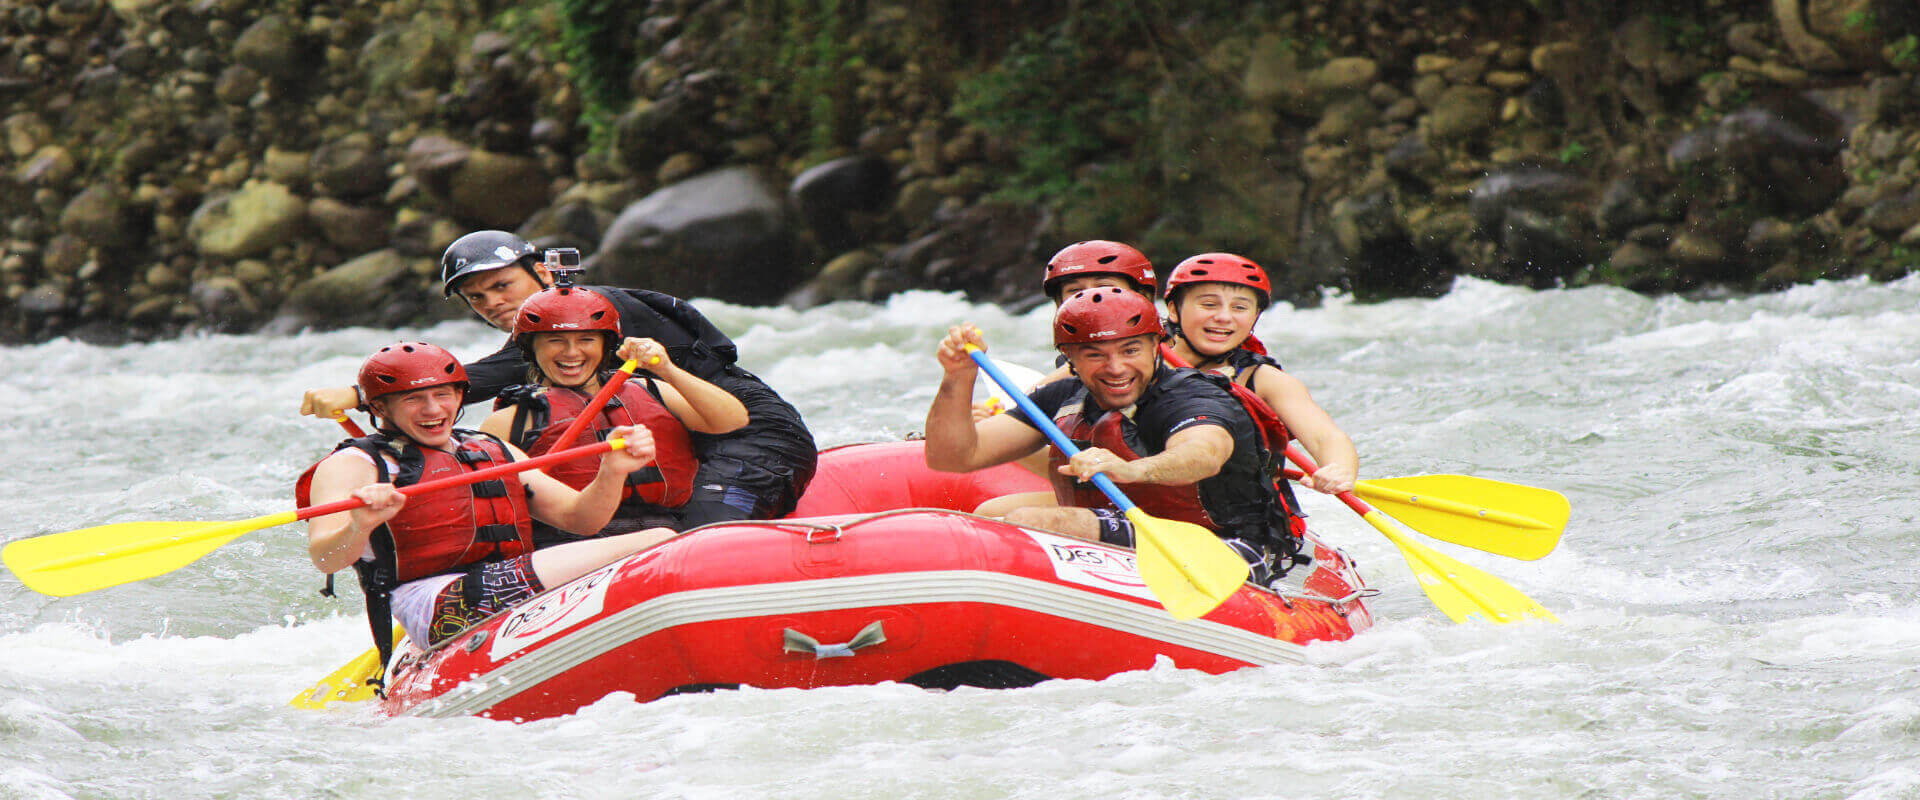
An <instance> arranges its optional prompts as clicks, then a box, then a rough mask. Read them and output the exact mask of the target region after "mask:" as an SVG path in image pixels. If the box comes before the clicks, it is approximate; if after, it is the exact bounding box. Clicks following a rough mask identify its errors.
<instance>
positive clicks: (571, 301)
mask: <svg viewBox="0 0 1920 800" xmlns="http://www.w3.org/2000/svg"><path fill="white" fill-rule="evenodd" d="M577 331H605V332H606V333H607V334H608V335H610V336H612V337H613V338H614V339H619V338H620V312H619V311H617V310H615V309H614V307H613V303H611V302H609V301H608V300H607V298H604V297H601V296H600V295H598V294H595V293H593V292H591V291H588V290H586V289H581V288H578V287H565V288H552V289H541V290H540V291H538V292H534V293H533V294H532V295H531V296H529V297H528V298H527V299H526V301H525V302H522V303H521V304H520V313H519V314H517V315H515V316H514V318H513V336H514V338H515V339H519V338H520V337H523V336H526V335H527V334H531V333H573V332H577Z"/></svg>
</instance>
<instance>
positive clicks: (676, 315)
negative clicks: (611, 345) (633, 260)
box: [587, 286, 739, 380]
mask: <svg viewBox="0 0 1920 800" xmlns="http://www.w3.org/2000/svg"><path fill="white" fill-rule="evenodd" d="M587 288H589V289H592V290H593V291H594V292H596V293H598V294H600V295H601V296H603V297H606V298H607V299H608V300H610V301H612V303H613V307H614V308H616V309H618V310H619V311H620V333H621V335H622V336H640V337H645V338H648V339H652V340H654V341H657V342H659V343H660V344H661V346H663V347H665V348H667V356H668V357H669V358H672V359H673V363H675V364H678V365H680V367H681V368H682V369H685V370H687V371H688V372H691V373H693V374H695V375H698V376H700V377H702V378H705V379H707V380H713V378H714V376H715V375H717V374H719V373H720V372H721V371H723V370H725V369H726V368H727V366H729V365H731V364H733V363H734V361H735V360H736V359H737V357H738V355H739V351H738V349H736V348H735V347H734V345H733V340H732V339H729V338H727V335H726V334H724V333H721V332H720V329H718V328H715V327H714V326H713V323H711V322H708V321H707V318H706V317H705V316H702V315H701V314H700V312H699V311H696V310H694V307H693V306H691V305H688V304H687V303H686V302H685V301H683V300H681V299H679V298H677V297H673V296H671V295H665V294H661V293H659V292H650V291H647V290H645V289H621V288H618V287H613V286H590V287H587Z"/></svg>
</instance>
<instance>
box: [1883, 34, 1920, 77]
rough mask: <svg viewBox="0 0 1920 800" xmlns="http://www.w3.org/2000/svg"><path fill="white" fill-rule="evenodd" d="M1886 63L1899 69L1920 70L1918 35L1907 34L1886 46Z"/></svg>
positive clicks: (1919, 36)
mask: <svg viewBox="0 0 1920 800" xmlns="http://www.w3.org/2000/svg"><path fill="white" fill-rule="evenodd" d="M1887 61H1888V62H1890V63H1892V64H1893V65H1894V66H1895V67H1898V68H1900V69H1916V68H1920V34H1912V33H1909V34H1907V35H1905V36H1902V37H1900V38H1898V39H1895V40H1894V41H1893V43H1892V44H1889V45H1887Z"/></svg>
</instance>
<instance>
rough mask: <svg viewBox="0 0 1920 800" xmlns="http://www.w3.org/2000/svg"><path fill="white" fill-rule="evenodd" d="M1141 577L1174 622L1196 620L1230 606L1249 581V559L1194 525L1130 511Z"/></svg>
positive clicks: (1139, 511)
mask: <svg viewBox="0 0 1920 800" xmlns="http://www.w3.org/2000/svg"><path fill="white" fill-rule="evenodd" d="M1127 519H1128V520H1131V521H1132V522H1133V535H1134V542H1133V543H1134V553H1135V556H1136V557H1137V559H1138V560H1139V563H1140V579H1141V580H1142V581H1145V582H1146V584H1147V589H1148V590H1150V591H1152V592H1153V595H1154V596H1155V597H1158V598H1160V605H1162V606H1165V607H1166V609H1167V613H1169V614H1172V615H1173V618H1174V619H1193V618H1195V617H1199V616H1202V615H1205V614H1206V613H1207V612H1209V611H1212V610H1213V609H1214V607H1216V606H1218V605H1220V604H1221V603H1224V602H1226V600H1227V598H1229V597H1232V596H1233V593H1234V592H1237V591H1239V590H1240V586H1241V584H1244V583H1246V582H1247V573H1248V571H1249V570H1250V568H1249V567H1248V566H1247V560H1246V559H1244V558H1241V557H1240V554H1239V553H1236V552H1234V551H1233V548H1231V547H1228V546H1227V543H1226V542H1223V541H1220V537H1218V536H1215V535H1214V533H1213V531H1210V530H1207V529H1206V528H1202V527H1200V526H1198V525H1195V524H1192V523H1190V522H1179V521H1176V520H1170V519H1160V518H1158V517H1150V516H1147V513H1146V512H1145V511H1141V510H1140V509H1138V508H1131V509H1128V510H1127Z"/></svg>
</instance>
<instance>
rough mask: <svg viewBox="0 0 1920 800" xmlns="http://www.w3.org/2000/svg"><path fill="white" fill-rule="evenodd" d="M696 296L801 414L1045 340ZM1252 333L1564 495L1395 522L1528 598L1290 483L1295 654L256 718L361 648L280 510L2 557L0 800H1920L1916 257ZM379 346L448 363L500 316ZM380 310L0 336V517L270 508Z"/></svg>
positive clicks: (879, 434) (1488, 297)
mask: <svg viewBox="0 0 1920 800" xmlns="http://www.w3.org/2000/svg"><path fill="white" fill-rule="evenodd" d="M700 305H701V307H702V308H703V309H704V310H706V311H707V312H708V314H709V315H710V316H712V317H713V318H714V320H715V322H717V323H718V324H719V325H720V326H721V327H722V328H723V329H725V330H727V331H729V332H731V333H733V334H734V335H735V337H736V339H737V340H738V342H739V344H740V346H741V350H742V351H743V353H745V358H744V362H745V364H746V365H747V366H748V367H749V368H751V369H754V370H755V371H757V372H759V373H760V374H761V376H762V377H764V378H766V379H767V380H768V382H769V383H771V384H772V385H773V386H775V387H776V388H777V389H779V390H780V391H782V392H783V393H784V394H785V395H786V396H787V397H788V398H789V399H791V400H793V401H794V402H795V404H796V405H797V406H799V407H800V409H801V411H802V412H803V413H804V414H805V415H806V416H807V419H808V420H809V421H810V423H811V424H812V426H813V428H814V430H815V433H816V435H817V436H818V438H819V440H820V443H821V444H822V445H833V444H842V443H847V442H854V441H863V440H872V439H897V438H900V437H902V436H904V435H905V434H906V433H908V432H909V431H912V430H914V429H916V428H917V427H918V426H919V423H920V420H921V419H922V417H923V415H924V413H925V408H926V404H927V401H928V400H929V399H930V398H931V397H932V393H933V388H934V386H935V385H936V384H937V382H938V367H937V365H936V364H935V363H934V360H933V357H932V355H931V353H932V349H933V346H934V343H935V342H936V341H937V337H938V336H939V335H940V334H941V333H942V332H943V331H944V329H945V328H946V326H947V325H949V324H952V323H955V322H958V321H961V320H962V319H970V320H972V321H974V322H977V323H979V324H980V325H981V326H982V327H983V328H984V329H986V331H987V333H988V336H989V341H990V342H991V343H993V344H994V345H995V346H996V347H995V350H994V354H995V355H996V356H998V357H1000V358H1002V359H1006V360H1010V361H1014V362H1017V363H1025V364H1032V365H1036V366H1040V365H1044V364H1046V363H1050V361H1051V357H1050V354H1049V352H1048V349H1047V347H1046V342H1047V326H1046V322H1045V316H1044V312H1035V313H1033V314H1029V315H1025V316H1021V317H1010V316H1008V315H1007V314H1005V313H1003V312H1001V311H999V310H998V309H996V308H993V307H989V306H973V305H970V304H967V303H965V302H963V301H961V300H959V299H957V298H955V297H952V296H946V295H935V294H925V293H915V294H908V295H904V296H901V297H898V298H895V299H894V300H893V301H891V302H889V303H887V304H884V305H867V304H836V305H832V306H828V307H824V308H818V309H813V310H809V311H804V312H800V311H793V310H788V309H761V308H741V307H732V306H727V305H725V304H721V303H715V302H702V303H700ZM1259 331H1260V333H1261V335H1262V337H1263V338H1264V339H1265V340H1266V341H1267V342H1268V343H1269V344H1270V345H1271V346H1272V347H1273V349H1274V350H1275V352H1276V353H1277V354H1278V355H1279V357H1280V358H1281V360H1282V361H1283V363H1285V364H1286V365H1287V366H1288V368H1289V369H1291V370H1292V371H1293V372H1295V373H1296V374H1298V375H1299V376H1301V377H1302V378H1303V379H1304V380H1305V381H1306V382H1307V383H1308V385H1309V386H1311V387H1312V388H1313V389H1314V391H1315V396H1316V397H1317V399H1318V400H1319V401H1320V402H1321V403H1322V404H1323V405H1324V406H1325V407H1326V408H1327V409H1328V410H1329V411H1331V412H1332V413H1333V415H1334V417H1335V418H1336V419H1337V420H1338V421H1339V422H1340V423H1341V424H1342V425H1343V426H1344V427H1345V428H1346V429H1347V430H1348V431H1349V432H1350V433H1351V434H1352V435H1353V438H1354V440H1355V441H1356V443H1357V444H1358V445H1359V447H1360V451H1361V454H1362V457H1363V459H1364V466H1363V468H1362V470H1361V476H1362V477H1363V478H1366V477H1389V476H1397V475H1416V474H1426V473H1449V472H1457V473H1466V474H1472V475H1478V476H1481V477H1486V478H1496V479H1503V480H1509V481H1514V482H1519V483H1527V484H1532V485H1536V486H1544V487H1548V488H1552V489H1556V490H1559V491H1561V492H1564V493H1565V494H1566V495H1567V496H1568V497H1569V498H1570V499H1571V500H1572V502H1573V508H1574V516H1573V521H1572V524H1571V525H1570V527H1569V529H1568V531H1567V534H1566V537H1565V539H1564V541H1563V543H1562V544H1561V546H1560V548H1559V549H1558V550H1557V551H1556V552H1555V553H1553V554H1552V555H1550V556H1548V557H1547V558H1545V559H1542V560H1540V561H1536V562H1519V561H1513V560H1509V559H1504V558H1500V557H1497V556H1491V555H1488V554H1484V553H1479V552H1477V551H1471V550H1465V549H1462V548H1458V547H1454V546H1451V545H1445V544H1438V543H1433V542H1432V541H1431V540H1423V541H1428V542H1429V543H1432V544H1434V546H1435V547H1436V548H1438V549H1440V550H1442V551H1444V552H1446V553H1448V554H1450V555H1453V556H1455V557H1456V558H1459V559H1461V560H1463V561H1467V562H1469V563H1471V564H1473V565H1475V566H1478V567H1480V568H1481V569H1483V570H1485V571H1487V572H1489V573H1492V574H1494V575H1497V576H1499V577H1500V578H1503V579H1505V580H1506V581H1508V582H1510V583H1512V584H1513V585H1515V586H1517V587H1519V588H1520V589H1522V590H1524V591H1526V592H1527V593H1529V594H1530V595H1532V596H1533V597H1534V598H1536V599H1538V600H1540V601H1541V602H1542V603H1544V604H1545V605H1546V606H1548V607H1549V608H1551V609H1553V610H1554V611H1555V612H1557V613H1558V614H1559V616H1560V618H1561V619H1562V620H1563V621H1564V622H1563V624H1560V625H1550V624H1544V623H1536V624H1525V625H1518V626H1509V627H1494V626H1489V625H1481V624H1476V625H1467V626H1461V625H1454V624H1452V623H1450V622H1449V621H1447V619H1446V618H1445V617H1443V616H1441V615H1440V614H1439V612H1437V611H1435V610H1434V609H1433V608H1432V607H1431V606H1430V605H1429V604H1428V603H1427V602H1426V599H1425V597H1424V595H1423V594H1422V593H1421V591H1420V588H1419V587H1418V585H1416V584H1415V583H1414V581H1413V579H1412V577H1411V575H1410V573H1409V572H1408V571H1407V569H1406V566H1405V564H1404V563H1403V562H1402V561H1401V560H1400V557H1399V555H1398V552H1397V551H1396V550H1395V548H1394V547H1393V546H1392V545H1391V544H1390V543H1389V542H1387V541H1386V540H1385V539H1384V538H1383V537H1381V536H1380V535H1379V534H1378V533H1377V532H1375V531H1374V530H1373V529H1372V528H1370V527H1368V526H1367V525H1366V524H1365V523H1363V522H1362V521H1361V520H1360V519H1359V518H1358V517H1355V516H1354V515H1352V514H1351V513H1350V512H1348V511H1347V510H1346V509H1345V507H1344V506H1341V505H1340V504H1338V503H1337V502H1336V501H1333V500H1332V499H1330V498H1325V497H1321V496H1314V497H1311V498H1309V499H1308V501H1307V502H1308V508H1309V510H1310V511H1312V512H1314V520H1313V521H1314V524H1315V527H1316V528H1317V529H1318V530H1320V531H1321V533H1322V534H1323V535H1324V536H1325V537H1326V538H1327V539H1329V540H1330V541H1332V542H1334V543H1336V544H1338V545H1340V546H1342V547H1344V548H1346V549H1347V550H1348V551H1349V552H1350V553H1352V554H1353V555H1354V556H1355V557H1356V558H1357V559H1358V560H1359V562H1360V566H1361V570H1362V573H1363V574H1364V575H1365V577H1366V578H1367V580H1368V581H1369V582H1370V583H1371V584H1372V585H1374V586H1375V587H1377V588H1379V589H1381V590H1382V592H1383V594H1382V595H1381V596H1380V597H1379V598H1377V600H1376V602H1375V603H1374V609H1375V611H1376V614H1377V615H1378V616H1379V617H1381V619H1382V622H1381V624H1380V625H1379V626H1378V627H1376V628H1375V629H1374V630H1372V631H1369V632H1366V633H1364V634H1362V635H1360V636H1359V637H1357V638H1356V639H1354V640H1352V641H1350V642H1343V643H1334V644H1317V645H1314V646H1313V647H1311V648H1309V650H1308V653H1309V663H1307V664H1305V665H1301V666H1276V667H1267V668H1260V669H1249V670H1243V671H1240V672H1237V673H1234V674H1230V675H1221V676H1214V675H1206V674H1201V673H1197V672H1187V671H1180V670H1175V669H1171V668H1168V667H1164V666H1163V667H1162V668H1158V669H1154V670H1151V671H1147V672H1140V673H1131V674H1126V675H1122V676H1119V677H1117V678H1114V679H1111V680H1107V681H1101V682H1084V681H1054V682H1049V683H1045V684H1041V685H1039V686H1037V687H1033V688H1029V689H1020V690H1011V691H985V690H970V689H969V690H960V691H956V692H951V693H936V692H925V691H921V690H918V689H914V688H911V687H904V686H897V685H887V686H873V687H856V688H846V689H829V690H815V691H798V690H781V691H759V690H745V691H736V692H721V693H716V694H705V695H688V696H678V697H673V698H668V699H666V700H662V701H660V702H656V703H651V704H646V705H638V704H635V703H633V702H632V701H631V698H627V697H620V696H616V697H611V698H608V699H606V700H604V701H602V702H600V703H598V704H595V705H593V706H590V707H588V708H587V709H585V710H583V711H582V712H581V713H579V714H576V715H572V716H568V717H564V718H560V719H554V720H548V721H542V722H536V723H531V724H524V725H515V724H511V723H504V722H494V721H488V720H480V719H460V720H432V721H429V720H415V719H399V720H389V719H384V718H380V717H378V716H376V715H374V714H373V713H372V710H371V709H370V708H366V707H360V708H350V709H347V710H345V711H340V712H329V713H315V712H305V711H299V710H295V709H293V708H290V707H288V706H287V705H286V701H287V699H288V698H289V697H291V696H292V695H294V694H295V693H296V692H298V691H300V690H302V689H304V688H305V687H307V686H308V685H310V684H312V683H313V682H314V681H315V680H317V679H318V678H320V677H321V676H323V675H325V674H326V673H327V672H329V671H331V670H332V669H333V668H334V667H336V666H338V665H339V664H340V663H342V662H344V661H345V660H346V659H348V658H350V657H352V656H353V655H355V654H357V653H359V652H360V651H362V650H364V649H365V648H366V646H367V638H366V628H365V623H364V620H363V619H362V618H361V617H360V616H359V613H360V610H359V602H358V599H357V593H356V592H354V591H353V590H352V588H351V586H352V581H351V580H350V579H349V580H348V581H346V582H345V584H344V585H343V588H346V590H347V591H346V592H345V599H343V600H326V599H323V598H321V597H319V596H318V595H317V594H316V592H315V589H316V588H317V587H318V585H319V577H318V575H317V573H315V572H314V570H313V568H312V566H311V565H310V564H308V562H307V559H306V556H305V547H304V540H303V534H302V531H301V529H300V527H299V526H287V527H282V528H275V529H270V530H266V531H262V532H258V533H254V534H250V535H248V536H245V537H242V538H240V539H239V540H236V541H235V542H234V543H232V544H230V545H228V546H226V547H224V548H222V549H220V550H218V551H216V552H214V553H213V554H212V555H210V556H208V557H207V558H205V559H203V560H201V561H199V562H197V563H195V564H193V565H192V566H189V567H187V568H184V569H181V570H179V571H176V572H174V573H171V574H168V575H165V576H162V577H159V578H156V579H153V580H149V581H146V582H144V583H139V584H132V585H127V586H121V587H117V588H112V589H107V590H103V591H100V592H95V593H92V594H87V595H81V596H77V597H72V598H66V599H58V600H56V599H53V598H48V597H44V596H41V595H38V594H36V593H34V592H32V591H29V590H28V589H26V588H25V587H23V586H22V585H21V584H20V583H19V582H18V581H17V580H16V579H14V578H13V577H11V576H10V575H6V576H0V798H34V799H35V800H39V799H40V798H169V799H170V798H187V797H192V798H199V797H219V798H315V797H339V798H363V797H364V798H394V797H409V798H473V797H513V798H518V797H527V798H628V797H663V798H714V799H716V800H718V799H720V798H729V799H730V798H741V797H756V798H759V797H768V798H811V797H832V798H836V799H837V800H855V799H857V798H941V799H942V800H944V799H946V798H1045V800H1070V799H1072V798H1088V799H1089V800H1093V799H1096V798H1097V799H1098V800H1111V799H1112V798H1163V797H1191V798H1414V797H1420V798H1424V797H1468V798H1495V797H1501V798H1505V797H1512V798H1570V797H1579V798H1672V797H1713V798H1743V799H1745V798H1858V799H1859V800H1878V799H1879V798H1915V797H1920V600H1916V596H1917V595H1920V569H1917V568H1916V561H1917V560H1920V523H1916V521H1915V517H1916V514H1920V496H1917V495H1916V492H1915V486H1916V484H1917V483H1920V436H1916V435H1915V431H1914V428H1915V426H1914V424H1913V422H1912V420H1914V419H1915V418H1916V416H1917V415H1920V280H1916V279H1908V280H1905V281H1901V282H1899V283H1895V284H1869V283H1864V282H1848V283H1839V284H1833V283H1828V284H1819V285H1815V286H1808V287H1802V288H1797V289H1794V290H1791V291H1788V292H1784V293H1780V294H1772V295H1764V296H1756V297H1745V298H1736V299H1718V300H1687V299H1681V298H1660V299H1649V298H1645V297H1641V296H1638V295H1634V294H1631V293H1628V292H1625V291H1620V290H1611V289H1581V290H1577V291H1545V292H1535V291H1528V290H1524V289H1516V288H1510V287H1504V286H1497V285H1493V284H1488V283H1482V282H1475V281H1464V282H1462V283H1461V284H1460V285H1459V286H1458V287H1456V288H1455V290H1454V291H1453V292H1452V293H1450V294H1449V295H1447V296H1446V297H1442V298H1440V299H1437V300H1405V301H1396V302H1391V303H1385V304H1380V305H1355V304H1351V303H1347V302H1341V301H1335V302H1332V303H1329V304H1328V305H1326V306H1325V307H1323V308H1318V309H1310V310H1294V309H1290V308H1287V307H1285V306H1281V307H1279V308H1277V309H1275V310H1274V311H1272V312H1269V313H1268V314H1267V316H1266V317H1265V318H1263V319H1262V320H1261V324H1260V327H1259ZM407 333H408V335H411V336H419V337H423V338H426V339H428V340H430V341H435V342H437V343H441V344H443V345H446V346H448V347H450V348H451V349H453V350H454V351H455V352H456V353H458V354H460V355H462V356H466V357H475V356H479V355H482V354H484V353H486V352H490V351H491V350H492V349H493V347H494V346H495V345H496V344H497V342H498V340H499V334H497V333H495V332H492V331H490V330H489V329H486V328H484V327H482V326H481V325H479V324H478V323H476V322H458V323H448V324H444V325H441V326H438V327H435V328H430V329H426V330H424V331H409V332H407ZM394 338H395V335H394V334H393V333H392V332H389V331H373V330H365V329H360V330H350V331H343V332H337V333H328V334H315V335H303V336H295V337H261V336H217V337H203V338H189V339H183V340H178V341H168V342H159V343H152V344H137V345H128V346H123V347H95V346H90V345H85V344H80V343H76V342H71V341H56V342H51V343H47V344H42V345H36V346H30V347H16V348H5V349H0V375H4V376H5V377H4V379H0V442H4V458H5V462H4V463H5V466H6V469H5V470H4V471H0V520H4V521H5V524H4V527H0V539H6V540H11V539H18V538H24V537H28V536H34V535H39V534H45V533H54V532H59V531H65V530H71V529H77V528H83V527H88V526H93V525H101V524H106V523H111V522H124V521H133V520H208V521H217V520H228V519H241V518H246V517H251V516H256V515H261V514H267V513H272V512H275V511H280V510H285V509H289V508H292V502H291V496H290V491H289V485H290V483H291V481H292V480H293V478H294V476H295V475H297V474H298V473H299V471H300V470H301V469H302V468H304V467H305V466H306V465H307V464H308V463H310V462H311V461H313V460H314V459H315V458H317V457H318V456H319V455H321V454H322V453H324V452H325V451H326V450H327V449H329V448H330V446H331V445H332V444H333V442H334V441H336V440H337V439H338V438H339V433H338V430H337V428H335V427H333V426H331V425H330V424H326V423H321V422H316V421H314V420H311V419H308V418H302V417H298V416H296V415H295V414H293V413H292V412H293V411H294V410H295V409H296V408H297V407H298V404H299V395H300V391H301V390H302V389H303V388H305V387H309V386H317V385H333V384H342V383H345V382H347V381H348V380H350V379H351V376H352V375H353V373H354V371H355V369H357V367H358V364H359V361H360V359H361V358H362V357H364V356H365V355H366V354H367V353H369V352H371V351H372V350H373V349H374V348H376V347H378V346H379V345H381V344H385V343H387V342H390V341H393V340H394ZM469 413H470V417H471V420H474V421H477V419H478V409H473V410H470V412H469Z"/></svg>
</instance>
